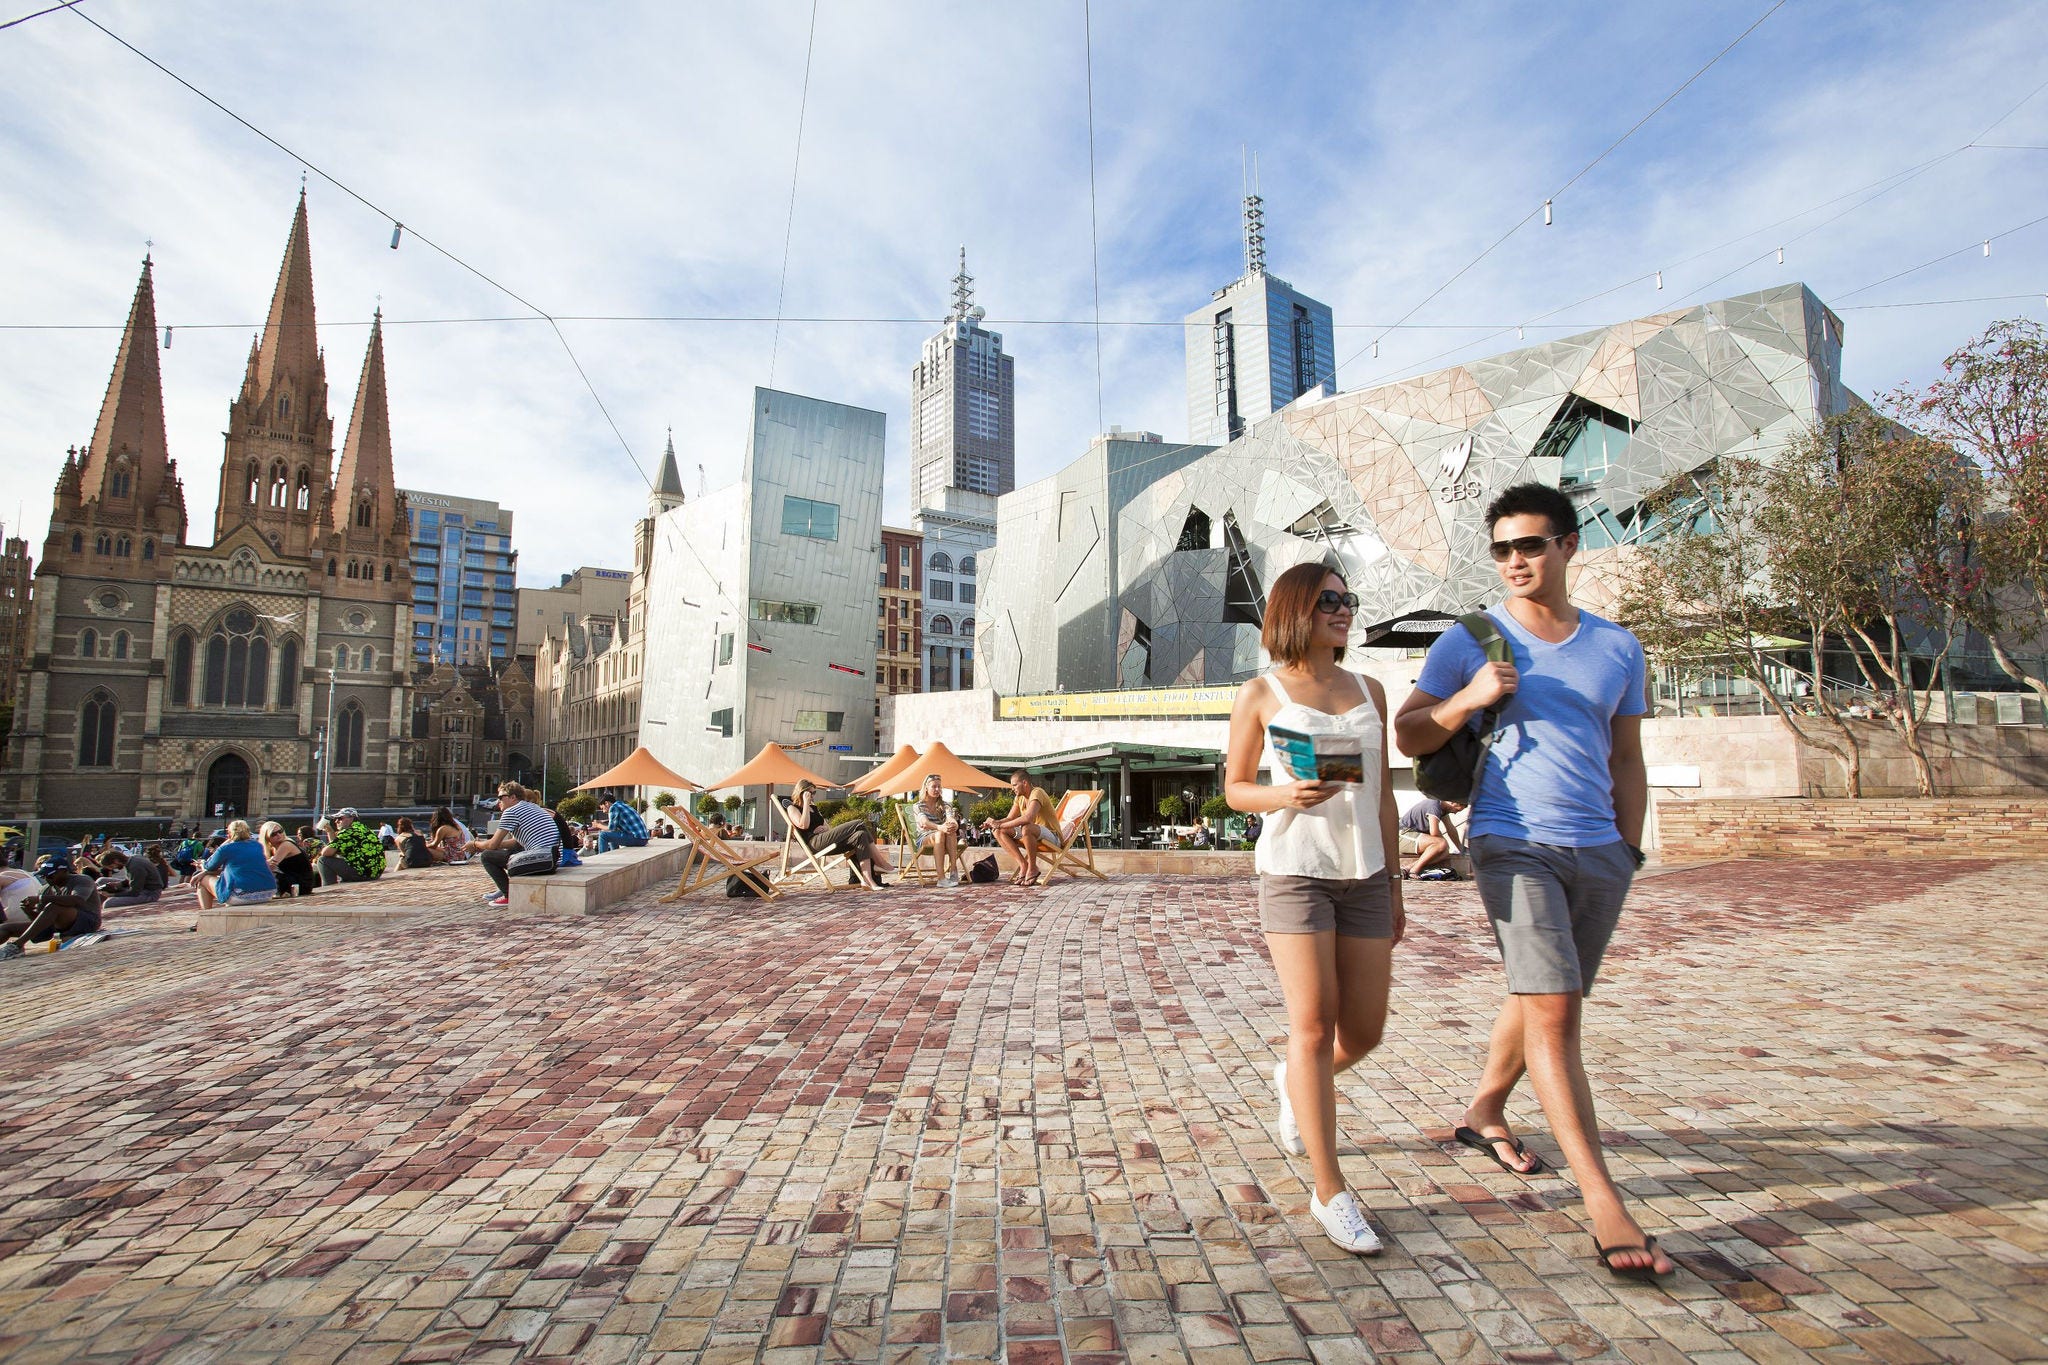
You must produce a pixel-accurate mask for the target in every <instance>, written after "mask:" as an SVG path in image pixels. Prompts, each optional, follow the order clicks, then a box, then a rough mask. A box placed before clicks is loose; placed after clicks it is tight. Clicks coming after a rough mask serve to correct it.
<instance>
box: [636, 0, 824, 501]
mask: <svg viewBox="0 0 2048 1365" xmlns="http://www.w3.org/2000/svg"><path fill="white" fill-rule="evenodd" d="M817 46H818V0H811V28H810V36H809V37H808V38H806V39H805V40H804V84H803V93H802V94H801V95H799V96H798V97H797V102H796V155H795V156H794V157H792V158H791V160H790V167H789V214H788V216H787V217H786V218H785V219H784V220H783V224H782V278H781V279H780V280H779V281H777V283H776V285H775V340H774V341H773V342H772V343H770V345H769V347H768V387H769V388H771V389H772V388H774V387H775V362H776V360H777V359H778V358H780V356H781V354H782V300H783V297H784V295H785V294H786V293H787V292H788V290H789V244H790V241H791V239H792V238H793V237H794V236H795V233H796V182H797V176H798V174H799V173H801V172H802V170H803V167H804V115H805V114H806V113H808V112H809V111H810V107H811V54H812V53H814V52H815V51H817ZM649 486H650V487H652V485H651V484H650V485H649Z"/></svg>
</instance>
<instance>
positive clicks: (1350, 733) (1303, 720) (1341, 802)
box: [1223, 564, 1406, 1253]
mask: <svg viewBox="0 0 2048 1365" xmlns="http://www.w3.org/2000/svg"><path fill="white" fill-rule="evenodd" d="M1357 606H1358V598H1357V597H1356V596H1355V595H1353V594H1352V593H1351V591H1350V590H1349V589H1348V588H1347V586H1346V585H1345V582H1344V579H1343V578H1342V577H1341V576H1340V575H1338V574H1337V573H1336V572H1335V571H1333V570H1331V569H1328V568H1325V567H1324V566H1323V565H1320V564H1297V565H1295V566H1294V567H1293V568H1291V569H1289V570H1287V572H1285V573H1283V574H1281V575H1280V577H1279V578H1278V579H1277V580H1276V581H1275V582H1274V584H1273V590H1272V592H1271V593H1270V594H1269V595H1268V597H1267V599H1266V620H1265V626H1264V629H1263V631H1262V632H1261V634H1260V641H1259V642H1260V644H1261V645H1263V646H1264V648H1265V651H1266V653H1267V654H1268V655H1269V656H1270V657H1271V658H1272V661H1273V667H1272V670H1271V671H1270V672H1268V673H1266V674H1265V675H1263V676H1261V677H1258V678H1254V679H1252V680H1251V681H1250V682H1248V683H1246V684H1245V685H1244V686H1243V687H1242V688H1240V689H1239V690H1238V694H1237V701H1236V703H1235V705H1233V706H1232V708H1231V712H1230V752H1229V754H1228V756H1227V758H1226V760H1225V766H1224V777H1225V782H1224V792H1223V794H1224V797H1225V799H1226V800H1228V801H1229V802H1230V805H1231V808H1232V809H1233V810H1240V811H1244V812H1246V813H1248V814H1252V815H1261V816H1264V817H1265V828H1264V830H1263V831H1262V832H1261V833H1260V836H1259V843H1258V852H1257V856H1256V859H1255V864H1254V865H1255V866H1256V867H1257V868H1258V872H1259V919H1260V927H1261V928H1262V929H1263V930H1264V931H1265V935H1266V949H1267V951H1268V952H1269V953H1270V954H1271V955H1272V958H1273V966H1274V968H1275V969H1276V970H1277V971H1278V972H1279V974H1280V990H1281V994H1282V995H1283V996H1284V997H1285V998H1286V1001H1287V1058H1286V1060H1285V1061H1282V1062H1281V1063H1280V1064H1279V1065H1278V1066H1276V1067H1274V1068H1273V1085H1274V1089H1275V1090H1276V1091H1277V1092H1278V1100H1279V1105H1280V1120H1279V1133H1280V1143H1281V1145H1282V1146H1283V1147H1285V1148H1286V1149H1287V1150H1288V1151H1289V1152H1292V1153H1293V1154H1294V1155H1296V1156H1304V1155H1305V1156H1307V1157H1308V1159H1309V1164H1310V1166H1311V1167H1313V1168H1314V1171H1315V1193H1314V1195H1313V1197H1312V1198H1311V1199H1310V1200H1309V1212H1310V1213H1311V1214H1313V1215H1314V1216H1315V1219H1316V1221H1317V1222H1318V1223H1320V1224H1322V1227H1323V1231H1324V1232H1325V1233H1327V1234H1328V1235H1329V1238H1330V1240H1331V1241H1333V1242H1335V1243H1336V1244H1337V1245H1338V1246H1341V1247H1343V1248H1345V1249H1346V1250H1348V1251H1356V1252H1361V1253H1371V1252H1375V1251H1378V1250H1379V1249H1380V1241H1379V1238H1378V1236H1377V1235H1376V1234H1375V1233H1374V1232H1373V1230H1372V1226H1371V1224H1369V1223H1367V1222H1366V1219H1365V1213H1364V1211H1363V1210H1362V1209H1361V1208H1359V1206H1358V1200H1357V1198H1356V1197H1355V1196H1354V1195H1353V1194H1352V1193H1351V1191H1350V1190H1349V1189H1348V1188H1347V1187H1346V1185H1345V1183H1344V1173H1343V1171H1342V1170H1341V1169H1340V1168H1339V1167H1338V1165H1337V1093H1336V1081H1335V1077H1336V1074H1337V1073H1338V1072H1341V1071H1345V1070H1347V1069H1349V1068H1351V1067H1353V1066H1356V1065H1357V1064H1358V1063H1359V1062H1360V1061H1362V1060H1363V1059H1364V1057H1365V1055H1366V1054H1367V1053H1368V1052H1370V1051H1372V1050H1373V1048H1375V1047H1376V1046H1378V1045H1379V1041H1380V1033H1381V1031H1382V1029H1383V1028H1384V1027H1385V1024H1386V1019H1387V983H1388V980H1389V978H1390V976H1391V973H1392V963H1393V949H1394V945H1395V944H1396V943H1398V942H1400V940H1401V933H1402V930H1403V929H1404V928H1405V926H1406V920H1405V915H1404V913H1403V910H1402V905H1401V884H1400V882H1398V881H1396V880H1393V879H1391V878H1389V877H1388V876H1387V850H1388V849H1390V848H1394V847H1397V846H1398V845H1397V843H1396V840H1397V838H1398V836H1397V835H1396V834H1395V832H1394V830H1395V826H1396V824H1397V823H1398V819H1399V812H1398V809H1397V807H1396V806H1395V804H1394V794H1393V790H1392V784H1391V781H1390V780H1389V775H1388V771H1387V740H1386V736H1387V698H1386V693H1385V692H1384V691H1383V690H1382V689H1381V687H1380V685H1379V683H1378V682H1376V681H1374V680H1373V679H1371V678H1367V677H1363V676H1361V675H1360V674H1357V673H1353V672H1351V671H1350V670H1348V669H1346V668H1344V667H1343V666H1342V664H1341V660H1342V659H1343V657H1344V645H1345V642H1346V640H1347V639H1348V638H1349V636H1350V633H1351V615H1352V612H1353V610H1354V609H1356V607H1357ZM1269 726H1280V727H1283V728H1285V729H1287V730H1292V731H1294V732H1296V733H1297V734H1302V735H1307V736H1308V737H1309V738H1310V740H1312V741H1313V742H1314V745H1315V749H1316V751H1317V755H1316V764H1317V768H1318V770H1319V771H1321V772H1322V773H1323V774H1324V775H1325V776H1326V777H1335V776H1338V775H1341V777H1342V778H1343V779H1344V780H1327V781H1317V780H1314V779H1308V778H1296V777H1295V776H1294V774H1293V772H1292V771H1290V769H1289V768H1288V766H1287V763H1286V762H1285V761H1284V760H1283V758H1282V757H1281V755H1280V754H1278V753H1276V752H1275V750H1274V746H1273V744H1272V742H1271V738H1270V736H1269V735H1268V733H1267V730H1268V727H1269ZM1354 754H1355V755H1356V756H1357V757H1356V758H1355V759H1354V758H1350V757H1349V756H1350V755H1354ZM1262 767H1263V768H1264V769H1265V770H1266V771H1267V772H1268V773H1269V774H1270V776H1271V778H1272V782H1271V784H1270V785H1268V784H1267V783H1263V782H1261V781H1259V770H1260V769H1261V768H1262Z"/></svg>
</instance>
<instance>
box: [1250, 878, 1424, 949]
mask: <svg viewBox="0 0 2048 1365" xmlns="http://www.w3.org/2000/svg"><path fill="white" fill-rule="evenodd" d="M1259 928H1260V929H1262V930H1264V931H1265V932H1266V933H1269V934H1321V933H1328V932H1329V931H1330V930H1332V929H1335V930H1336V931H1337V932H1338V933H1339V934H1342V935H1343V936H1344V937H1345V938H1392V937H1393V936H1394V900H1393V893H1392V892H1390V891H1389V890H1388V889H1387V873H1386V869H1384V868H1382V869H1381V870H1379V871H1378V872H1375V873H1373V874H1372V875H1371V876H1370V877H1360V878H1358V879H1357V880H1355V881H1353V880H1345V879H1342V878H1337V877H1283V876H1276V875H1274V874H1272V873H1265V872H1262V873H1260V874H1259Z"/></svg>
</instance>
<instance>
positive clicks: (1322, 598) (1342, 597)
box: [1316, 588, 1358, 616]
mask: <svg viewBox="0 0 2048 1365" xmlns="http://www.w3.org/2000/svg"><path fill="white" fill-rule="evenodd" d="M1339 607H1342V608H1344V609H1345V610H1346V611H1357V610H1358V594H1357V593H1355V592H1331V591H1330V590H1329V589H1328V588H1324V589H1323V590H1322V591H1321V592H1319V593H1317V594H1316V610H1317V611H1319V612H1321V613H1322V614H1323V615H1325V616H1334V615H1336V614H1337V608H1339Z"/></svg>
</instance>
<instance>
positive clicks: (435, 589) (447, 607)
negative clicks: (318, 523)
mask: <svg viewBox="0 0 2048 1365" xmlns="http://www.w3.org/2000/svg"><path fill="white" fill-rule="evenodd" d="M400 491H401V492H403V493H404V494H405V499H406V503H407V506H408V507H409V508H410V510H411V514H412V635H413V638H412V657H413V658H414V659H416V660H418V661H419V662H421V663H435V662H439V663H449V664H475V663H485V662H494V663H495V662H502V661H504V660H506V659H509V658H511V657H512V645H513V641H514V639H515V637H516V636H517V634H518V629H519V621H518V607H519V599H518V593H517V590H516V582H515V579H516V578H517V575H518V572H519V552H518V551H517V550H514V549H513V548H512V512H511V509H509V508H505V507H500V506H499V505H498V504H497V503H495V502H491V501H488V500H487V499H484V498H468V497H463V496H461V495H459V494H454V493H428V492H424V491H422V490H420V489H416V488H406V489H401V490H400Z"/></svg>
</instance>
